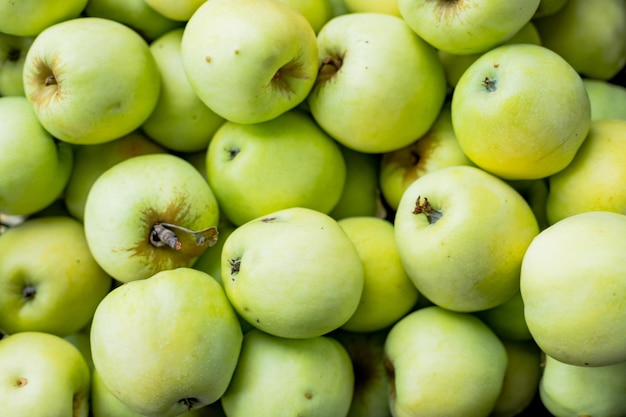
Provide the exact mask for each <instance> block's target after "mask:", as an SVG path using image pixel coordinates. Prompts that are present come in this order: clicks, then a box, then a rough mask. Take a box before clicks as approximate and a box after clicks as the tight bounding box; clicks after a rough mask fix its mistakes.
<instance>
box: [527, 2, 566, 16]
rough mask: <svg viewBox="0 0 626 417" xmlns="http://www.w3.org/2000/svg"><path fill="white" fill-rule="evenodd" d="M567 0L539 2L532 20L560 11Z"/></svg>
mask: <svg viewBox="0 0 626 417" xmlns="http://www.w3.org/2000/svg"><path fill="white" fill-rule="evenodd" d="M565 3H567V0H541V1H540V2H539V7H537V10H536V11H535V14H534V16H533V19H537V18H540V17H546V16H549V15H551V14H554V13H556V12H558V11H559V10H561V9H562V8H563V6H565Z"/></svg>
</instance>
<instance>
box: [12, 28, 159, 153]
mask: <svg viewBox="0 0 626 417" xmlns="http://www.w3.org/2000/svg"><path fill="white" fill-rule="evenodd" d="M120 51H124V53H123V54H120ZM129 57H132V58H129ZM23 82H24V92H25V94H26V97H27V98H28V100H29V101H30V102H31V103H32V105H33V107H34V109H35V113H36V114H37V117H38V118H39V120H40V122H41V124H42V125H43V126H44V127H45V128H46V130H48V131H49V132H50V134H52V135H53V136H54V137H56V138H57V139H60V140H63V141H66V142H70V143H75V144H96V143H103V142H107V141H109V140H113V139H117V138H119V137H121V136H123V135H125V134H128V133H130V132H132V131H133V130H135V129H137V128H138V127H139V126H140V125H141V124H142V123H143V122H144V120H145V119H146V118H147V117H148V116H149V115H150V113H151V112H152V110H153V109H154V107H155V105H156V103H157V100H158V97H159V90H160V85H161V84H160V83H161V79H160V74H159V69H158V67H157V65H156V63H155V62H154V58H153V57H152V54H151V53H150V49H149V47H148V44H147V43H146V41H144V40H143V39H142V38H141V36H139V34H138V33H137V32H135V31H134V30H132V29H130V28H129V27H128V26H125V25H123V24H122V23H119V22H115V21H113V20H109V19H103V18H99V17H82V18H76V19H71V20H67V21H64V22H61V23H57V24H55V25H53V26H51V27H49V28H47V29H45V30H44V31H43V32H41V33H40V34H39V35H38V36H37V38H35V40H34V41H33V44H32V45H31V47H30V49H29V50H28V53H27V54H26V60H25V62H24V74H23Z"/></svg>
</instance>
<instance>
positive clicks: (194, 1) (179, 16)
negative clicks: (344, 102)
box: [144, 0, 206, 22]
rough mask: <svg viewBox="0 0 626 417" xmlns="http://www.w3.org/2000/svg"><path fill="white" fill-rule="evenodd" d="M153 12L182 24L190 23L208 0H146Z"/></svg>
mask: <svg viewBox="0 0 626 417" xmlns="http://www.w3.org/2000/svg"><path fill="white" fill-rule="evenodd" d="M144 1H145V3H146V4H147V5H148V6H149V7H150V8H151V9H153V10H155V11H156V12H158V13H159V14H161V15H162V16H165V17H166V18H168V19H172V20H178V21H181V22H186V21H188V20H189V19H190V18H191V16H192V15H193V14H194V13H195V12H196V10H198V8H199V7H200V6H201V5H202V3H204V2H205V1H206V0H182V1H180V0H179V1H176V2H171V1H168V0H144Z"/></svg>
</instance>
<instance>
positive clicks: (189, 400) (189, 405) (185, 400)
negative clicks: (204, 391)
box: [178, 397, 200, 411]
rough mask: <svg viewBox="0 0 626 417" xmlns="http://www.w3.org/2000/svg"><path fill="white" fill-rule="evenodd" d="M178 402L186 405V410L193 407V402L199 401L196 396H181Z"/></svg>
mask: <svg viewBox="0 0 626 417" xmlns="http://www.w3.org/2000/svg"><path fill="white" fill-rule="evenodd" d="M178 402H179V403H181V404H183V405H184V406H185V407H187V411H191V409H192V408H193V406H194V404H198V403H199V402H200V401H198V399H197V398H193V397H192V398H183V399H180V400H178Z"/></svg>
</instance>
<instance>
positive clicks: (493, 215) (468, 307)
mask: <svg viewBox="0 0 626 417" xmlns="http://www.w3.org/2000/svg"><path fill="white" fill-rule="evenodd" d="M394 230H395V236H396V243H397V246H398V251H399V253H400V258H401V259H402V263H403V265H404V268H405V269H406V271H407V273H408V274H409V277H410V278H411V280H412V281H413V283H414V284H415V286H416V287H417V289H418V290H419V291H420V293H421V294H424V295H425V296H426V297H427V298H428V299H429V300H431V301H432V302H433V303H434V304H436V305H439V306H441V307H444V308H448V309H450V310H456V311H464V312H474V311H480V310H486V309H488V308H492V307H496V306H498V305H500V304H502V303H504V302H505V301H507V300H509V299H510V298H511V297H512V296H513V295H514V294H515V293H516V292H517V291H518V290H519V276H520V267H521V263H522V258H523V256H524V253H525V251H526V249H527V248H528V245H529V244H530V242H531V241H532V240H533V238H534V237H535V236H536V235H537V234H538V233H539V227H538V225H537V220H536V219H535V216H534V214H533V212H532V210H531V209H530V207H529V206H528V203H527V202H526V201H525V200H524V198H523V197H522V196H521V195H520V194H519V193H518V192H517V191H515V189H513V188H512V187H511V186H510V185H508V184H507V183H506V182H504V181H502V180H501V179H499V178H498V177H496V176H493V175H491V174H489V173H487V172H485V171H482V170H481V169H479V168H476V167H471V166H466V165H460V166H453V167H447V168H441V169H438V170H436V171H434V172H431V173H429V174H426V175H424V176H423V177H420V178H418V179H417V180H415V181H414V182H413V183H412V184H411V185H410V186H409V188H407V190H406V191H405V193H404V194H403V196H402V199H401V200H400V204H399V206H398V210H397V212H396V216H395V223H394Z"/></svg>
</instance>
